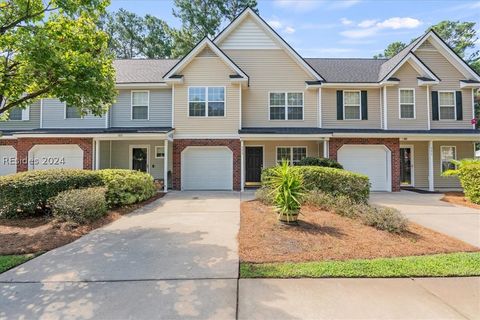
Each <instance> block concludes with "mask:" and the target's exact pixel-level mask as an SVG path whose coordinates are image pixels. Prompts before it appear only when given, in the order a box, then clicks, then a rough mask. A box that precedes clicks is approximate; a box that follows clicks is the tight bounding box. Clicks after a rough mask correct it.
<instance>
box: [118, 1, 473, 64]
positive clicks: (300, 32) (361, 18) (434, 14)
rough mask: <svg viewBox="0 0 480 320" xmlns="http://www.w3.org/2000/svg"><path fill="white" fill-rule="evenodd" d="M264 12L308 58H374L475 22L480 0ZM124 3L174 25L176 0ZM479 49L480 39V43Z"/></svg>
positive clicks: (310, 4) (284, 5)
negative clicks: (429, 32)
mask: <svg viewBox="0 0 480 320" xmlns="http://www.w3.org/2000/svg"><path fill="white" fill-rule="evenodd" d="M258 2H259V5H258V8H259V10H260V15H261V16H262V18H263V19H265V20H266V21H267V22H268V23H269V24H270V25H271V26H272V27H273V28H275V29H276V30H277V32H278V33H280V34H281V35H282V37H283V38H284V39H285V40H286V41H287V42H289V43H290V45H292V46H293V47H294V48H295V49H296V50H297V51H298V52H299V53H300V54H301V55H303V56H304V57H364V58H370V57H372V56H373V55H374V54H376V53H379V52H383V49H384V48H385V47H386V46H387V45H388V44H389V43H390V42H392V41H397V40H400V41H404V42H407V43H408V42H409V41H410V40H411V39H412V38H415V37H417V36H419V35H421V34H422V33H423V32H424V31H425V29H427V28H428V27H429V26H430V25H432V24H435V23H437V22H439V21H442V20H460V21H472V22H476V23H477V25H476V29H477V30H478V34H479V35H480V0H464V1H462V0H451V1H449V0H442V1H435V0H417V1H415V0H405V1H401V0H397V1H394V0H390V1H385V0H258ZM119 8H125V9H127V10H129V11H133V12H136V13H137V14H140V15H145V14H147V13H149V14H152V15H155V16H157V17H159V18H161V19H163V20H165V21H167V22H168V24H169V25H171V26H176V27H179V26H180V22H179V21H178V19H176V18H175V17H173V15H172V8H173V1H169V0H112V4H111V6H110V8H109V9H110V10H111V11H115V10H118V9H119ZM477 49H480V41H478V42H477Z"/></svg>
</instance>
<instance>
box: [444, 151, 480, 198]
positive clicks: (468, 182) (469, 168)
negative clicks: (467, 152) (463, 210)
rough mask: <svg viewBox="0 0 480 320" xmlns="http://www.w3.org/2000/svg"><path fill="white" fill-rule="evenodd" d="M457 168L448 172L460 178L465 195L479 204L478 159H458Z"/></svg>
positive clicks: (479, 166) (479, 161) (479, 180)
mask: <svg viewBox="0 0 480 320" xmlns="http://www.w3.org/2000/svg"><path fill="white" fill-rule="evenodd" d="M457 166H458V169H457V170H452V171H451V172H450V174H447V175H456V176H458V178H459V179H460V183H461V184H462V187H463V191H464V193H465V196H466V197H467V198H468V199H469V200H470V201H471V202H473V203H476V204H480V160H471V159H466V160H463V161H458V163H457Z"/></svg>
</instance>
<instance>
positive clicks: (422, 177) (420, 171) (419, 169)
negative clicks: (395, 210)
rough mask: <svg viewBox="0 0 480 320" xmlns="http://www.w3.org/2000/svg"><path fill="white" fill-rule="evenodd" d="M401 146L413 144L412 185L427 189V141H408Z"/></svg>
mask: <svg viewBox="0 0 480 320" xmlns="http://www.w3.org/2000/svg"><path fill="white" fill-rule="evenodd" d="M403 146H413V172H414V187H415V188H420V189H428V141H408V142H405V143H401V144H400V147H403Z"/></svg>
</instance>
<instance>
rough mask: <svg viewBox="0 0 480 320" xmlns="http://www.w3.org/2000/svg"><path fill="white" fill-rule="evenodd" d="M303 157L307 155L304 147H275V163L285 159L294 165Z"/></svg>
mask: <svg viewBox="0 0 480 320" xmlns="http://www.w3.org/2000/svg"><path fill="white" fill-rule="evenodd" d="M305 157H307V148H306V147H277V164H281V163H282V161H283V160H286V161H288V163H289V164H291V165H294V166H295V165H297V164H298V163H299V162H300V160H302V159H303V158H305Z"/></svg>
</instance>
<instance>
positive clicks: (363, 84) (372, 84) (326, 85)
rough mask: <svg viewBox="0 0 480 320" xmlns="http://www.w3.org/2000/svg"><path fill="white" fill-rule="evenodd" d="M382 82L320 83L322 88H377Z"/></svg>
mask: <svg viewBox="0 0 480 320" xmlns="http://www.w3.org/2000/svg"><path fill="white" fill-rule="evenodd" d="M381 86H382V84H381V83H378V82H324V83H322V84H321V87H322V88H366V87H368V88H370V87H373V88H377V87H381Z"/></svg>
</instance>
